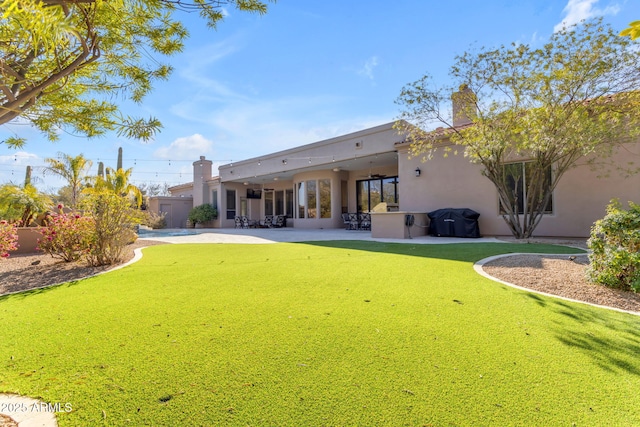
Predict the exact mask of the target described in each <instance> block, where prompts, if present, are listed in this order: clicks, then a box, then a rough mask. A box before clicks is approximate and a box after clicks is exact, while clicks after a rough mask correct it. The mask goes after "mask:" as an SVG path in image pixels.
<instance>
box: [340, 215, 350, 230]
mask: <svg viewBox="0 0 640 427" xmlns="http://www.w3.org/2000/svg"><path fill="white" fill-rule="evenodd" d="M342 223H343V224H344V228H345V229H346V230H349V229H350V228H349V227H350V226H351V223H350V222H349V214H348V213H343V214H342Z"/></svg>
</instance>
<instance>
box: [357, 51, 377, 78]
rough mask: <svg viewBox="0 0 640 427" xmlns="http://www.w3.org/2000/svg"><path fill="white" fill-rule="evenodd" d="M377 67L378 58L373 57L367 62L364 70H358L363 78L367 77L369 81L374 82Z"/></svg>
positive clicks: (363, 67)
mask: <svg viewBox="0 0 640 427" xmlns="http://www.w3.org/2000/svg"><path fill="white" fill-rule="evenodd" d="M377 66H378V57H377V56H372V57H371V58H369V59H367V60H366V61H365V63H364V65H363V66H362V68H360V69H359V70H358V74H359V75H361V76H364V77H367V78H368V79H369V80H374V76H373V70H374V68H376V67H377Z"/></svg>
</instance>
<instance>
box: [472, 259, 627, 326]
mask: <svg viewBox="0 0 640 427" xmlns="http://www.w3.org/2000/svg"><path fill="white" fill-rule="evenodd" d="M517 255H540V256H558V255H561V256H582V255H586V254H585V253H584V252H583V253H576V254H537V253H531V252H518V253H511V254H500V255H494V256H490V257H488V258H484V259H481V260H480V261H478V262H476V263H475V264H473V269H474V270H475V271H476V273H478V274H480V275H481V276H484V277H486V278H487V279H491V280H493V281H494V282H498V283H502V284H503V285H507V286H510V287H512V288H516V289H520V290H522V291H526V292H531V293H534V294H538V295H544V296H547V297H552V298H558V299H561V300H564V301H570V302H577V303H579V304H586V305H590V306H592V307H598V308H605V309H607V310H613V311H619V312H621V313H627V314H633V315H634V316H640V312H637V311H631V310H623V309H621V308H615V307H609V306H606V305H600V304H594V303H591V302H586V301H580V300H577V299H573V298H567V297H562V296H559V295H554V294H550V293H547V292H542V291H536V290H534V289H529V288H525V287H523V286H518V285H516V284H514V283H509V282H507V281H504V280H502V279H498V278H497V277H494V276H492V275H490V274H489V273H487V272H486V271H484V269H483V268H482V267H483V266H484V265H485V264H486V263H488V262H490V261H493V260H496V259H500V258H505V257H510V256H517Z"/></svg>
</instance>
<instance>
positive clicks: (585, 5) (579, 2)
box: [553, 0, 620, 32]
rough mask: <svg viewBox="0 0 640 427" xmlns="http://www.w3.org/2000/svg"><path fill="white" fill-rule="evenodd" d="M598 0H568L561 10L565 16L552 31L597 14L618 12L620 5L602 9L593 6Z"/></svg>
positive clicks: (614, 13)
mask: <svg viewBox="0 0 640 427" xmlns="http://www.w3.org/2000/svg"><path fill="white" fill-rule="evenodd" d="M598 1H599V0H569V2H568V3H567V5H566V6H565V7H564V9H563V10H562V11H563V12H564V13H565V14H566V16H565V18H564V19H563V20H562V22H560V23H559V24H556V26H555V27H554V28H553V31H554V32H558V31H560V30H562V29H563V28H568V27H570V26H572V25H575V24H578V23H580V22H581V21H583V20H586V19H590V18H595V17H597V16H605V15H616V14H618V12H620V6H619V5H617V4H612V5H609V6H606V7H605V8H604V9H600V8H597V7H595V4H596V3H598Z"/></svg>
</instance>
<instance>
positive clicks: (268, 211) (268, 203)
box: [264, 191, 273, 215]
mask: <svg viewBox="0 0 640 427" xmlns="http://www.w3.org/2000/svg"><path fill="white" fill-rule="evenodd" d="M264 214H265V215H273V191H265V192H264Z"/></svg>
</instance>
